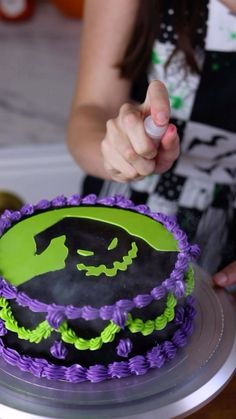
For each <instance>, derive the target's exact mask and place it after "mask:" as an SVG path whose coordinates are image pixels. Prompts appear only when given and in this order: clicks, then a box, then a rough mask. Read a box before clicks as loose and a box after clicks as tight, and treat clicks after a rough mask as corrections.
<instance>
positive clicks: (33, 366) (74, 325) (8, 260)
mask: <svg viewBox="0 0 236 419" xmlns="http://www.w3.org/2000/svg"><path fill="white" fill-rule="evenodd" d="M90 198H91V197H90ZM90 198H89V199H88V198H87V199H86V198H84V199H82V202H80V203H79V205H77V204H76V205H75V204H72V203H70V202H71V199H68V201H66V200H63V202H62V200H61V199H56V200H55V201H54V202H51V203H50V202H46V204H45V201H42V202H40V203H39V205H36V207H35V208H33V207H32V206H26V207H23V209H22V210H21V211H19V212H15V213H13V214H11V213H10V212H6V213H4V215H3V216H2V218H0V234H1V232H2V233H3V234H2V235H1V236H0V275H2V278H0V356H1V357H3V359H4V360H5V361H6V362H8V363H10V364H11V365H13V364H12V362H14V365H15V366H17V367H18V368H19V369H22V371H24V372H31V373H33V374H34V375H35V376H36V377H46V378H48V379H55V380H65V381H69V382H73V383H77V382H83V381H91V382H94V383H95V382H100V381H103V380H106V379H110V378H116V377H118V378H122V377H127V376H129V375H132V374H137V375H140V374H144V373H146V372H147V371H148V369H150V368H156V367H158V368H160V367H161V366H162V365H163V364H164V363H165V362H166V361H167V360H169V359H172V358H173V357H174V356H175V353H176V348H177V347H180V348H182V347H183V346H184V345H185V343H186V335H190V334H191V330H192V326H191V325H192V323H191V322H192V319H193V317H194V315H195V314H194V310H193V309H192V307H191V304H190V305H189V302H188V301H187V300H186V304H185V298H186V297H187V296H188V295H189V293H191V291H192V289H193V276H192V270H191V268H190V267H189V266H188V261H189V259H190V256H191V254H190V253H191V247H190V246H189V245H188V243H187V240H186V238H185V236H184V234H183V233H182V232H181V230H180V229H179V228H178V227H177V226H176V224H175V222H174V221H173V220H172V219H167V218H166V216H164V215H161V214H153V213H151V212H150V210H148V209H145V208H144V207H141V208H139V207H135V206H134V207H133V208H132V209H130V208H129V206H130V202H129V201H126V200H123V199H122V200H121V202H120V205H119V197H117V198H116V199H114V200H112V202H113V203H112V206H110V200H109V199H108V200H105V201H106V203H105V205H104V203H103V202H101V203H100V202H99V201H98V204H96V203H95V204H94V200H93V204H92V205H89V203H90V202H91V200H90ZM75 200H76V201H77V198H76V199H75V198H74V197H73V199H72V201H73V202H74V201H75ZM58 203H59V204H60V205H58ZM45 205H46V206H45ZM123 205H125V206H124V207H123ZM143 212H145V214H143ZM178 299H179V301H180V307H177V300H178ZM190 303H191V302H190ZM175 317H176V319H177V321H176V322H175V321H174V319H175ZM185 318H186V321H185ZM189 321H190V323H189ZM171 339H172V340H171Z"/></svg>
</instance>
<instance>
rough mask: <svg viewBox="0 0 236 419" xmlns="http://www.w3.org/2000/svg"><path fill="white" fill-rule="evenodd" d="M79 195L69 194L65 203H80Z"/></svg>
mask: <svg viewBox="0 0 236 419" xmlns="http://www.w3.org/2000/svg"><path fill="white" fill-rule="evenodd" d="M81 200H82V198H81V196H80V195H79V194H74V195H71V196H70V197H69V198H67V205H80V204H81Z"/></svg>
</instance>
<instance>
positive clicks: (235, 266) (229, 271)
mask: <svg viewBox="0 0 236 419" xmlns="http://www.w3.org/2000/svg"><path fill="white" fill-rule="evenodd" d="M212 279H213V282H214V283H215V284H216V285H218V286H220V287H227V286H229V285H232V284H236V261H235V262H232V263H230V264H229V265H227V266H226V267H225V268H224V269H222V270H221V271H219V272H217V273H216V274H215V275H213V278H212Z"/></svg>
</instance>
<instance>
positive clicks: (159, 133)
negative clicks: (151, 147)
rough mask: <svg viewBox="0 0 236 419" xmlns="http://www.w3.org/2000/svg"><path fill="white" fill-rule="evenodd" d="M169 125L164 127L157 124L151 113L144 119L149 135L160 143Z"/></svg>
mask: <svg viewBox="0 0 236 419" xmlns="http://www.w3.org/2000/svg"><path fill="white" fill-rule="evenodd" d="M167 127H168V125H164V126H162V127H160V126H157V125H156V124H155V123H154V122H153V119H152V117H151V115H149V116H147V117H146V118H145V119H144V129H145V132H146V133H147V135H148V136H149V137H150V138H152V140H153V141H154V142H155V144H159V142H160V139H161V138H162V137H163V135H164V134H165V132H166V130H167Z"/></svg>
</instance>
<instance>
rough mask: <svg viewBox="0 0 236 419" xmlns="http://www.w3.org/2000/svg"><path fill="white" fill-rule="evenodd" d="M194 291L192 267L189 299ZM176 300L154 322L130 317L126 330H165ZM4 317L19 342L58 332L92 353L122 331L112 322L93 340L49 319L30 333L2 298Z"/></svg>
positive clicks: (188, 278)
mask: <svg viewBox="0 0 236 419" xmlns="http://www.w3.org/2000/svg"><path fill="white" fill-rule="evenodd" d="M193 289H194V271H193V268H192V267H191V266H190V267H189V269H188V271H187V272H186V274H185V296H188V295H190V294H191V293H192V291H193ZM176 303H177V301H176V298H175V297H174V295H173V294H171V293H169V294H168V295H167V301H166V307H165V309H164V312H163V313H162V314H161V315H160V316H157V317H156V318H155V319H154V320H146V321H143V320H142V319H139V318H134V319H133V317H132V315H131V314H129V315H128V319H127V322H126V327H127V328H128V329H129V331H130V332H131V333H142V335H143V336H148V335H150V334H151V333H153V332H154V331H158V330H162V329H164V328H165V326H166V325H167V323H169V322H171V321H172V320H173V319H174V316H175V306H176ZM0 307H2V309H1V311H0V318H1V319H2V320H3V321H5V327H6V329H7V330H9V331H11V332H14V333H16V334H17V335H18V337H19V339H23V340H27V341H29V342H31V343H40V342H41V340H43V339H48V338H49V337H50V336H51V333H52V332H53V331H54V330H55V331H56V332H58V333H60V334H61V339H62V340H63V341H64V342H65V343H69V344H71V345H74V346H75V348H76V349H78V350H91V351H95V350H98V349H100V348H101V347H102V345H103V344H104V343H109V342H112V341H113V340H114V339H115V336H116V334H117V333H119V332H120V330H121V329H120V327H119V326H117V325H116V324H115V323H113V322H112V321H110V323H109V324H108V326H106V327H105V329H104V330H103V331H102V332H101V335H100V336H96V337H94V338H91V339H84V338H81V337H79V336H78V335H77V334H76V333H75V331H74V330H72V329H71V328H70V327H69V326H68V323H67V322H66V321H64V322H63V323H62V324H61V325H60V326H59V328H58V329H53V328H52V327H51V326H50V325H49V324H48V322H47V321H46V320H45V321H43V322H41V323H39V324H38V326H36V327H35V329H33V330H30V329H26V328H24V327H22V326H19V325H18V322H17V320H16V319H15V318H14V315H13V313H12V310H11V307H10V304H9V302H8V301H7V300H6V299H5V298H3V297H1V298H0Z"/></svg>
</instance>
